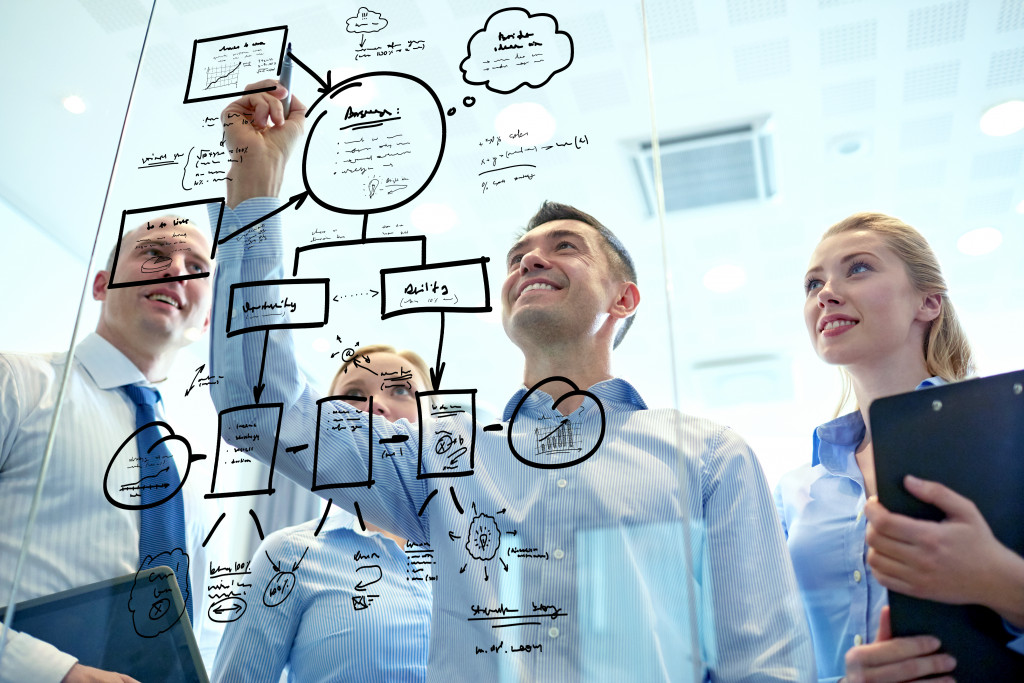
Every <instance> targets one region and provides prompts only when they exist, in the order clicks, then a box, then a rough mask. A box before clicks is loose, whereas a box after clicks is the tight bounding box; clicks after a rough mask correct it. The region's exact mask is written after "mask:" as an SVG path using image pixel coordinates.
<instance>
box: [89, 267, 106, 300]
mask: <svg viewBox="0 0 1024 683" xmlns="http://www.w3.org/2000/svg"><path fill="white" fill-rule="evenodd" d="M108 284H110V271H109V270H101V271H99V272H98V273H96V277H95V278H94V279H93V281H92V298H93V299H95V300H96V301H106V299H107V285H108Z"/></svg>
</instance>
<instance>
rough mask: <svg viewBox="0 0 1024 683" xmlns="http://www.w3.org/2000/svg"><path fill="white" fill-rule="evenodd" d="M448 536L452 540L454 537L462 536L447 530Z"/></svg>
mask: <svg viewBox="0 0 1024 683" xmlns="http://www.w3.org/2000/svg"><path fill="white" fill-rule="evenodd" d="M448 538H450V539H452V540H453V541H454V540H455V539H456V538H462V536H456V535H455V532H454V531H449V532H448Z"/></svg>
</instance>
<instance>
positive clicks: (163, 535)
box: [121, 384, 192, 621]
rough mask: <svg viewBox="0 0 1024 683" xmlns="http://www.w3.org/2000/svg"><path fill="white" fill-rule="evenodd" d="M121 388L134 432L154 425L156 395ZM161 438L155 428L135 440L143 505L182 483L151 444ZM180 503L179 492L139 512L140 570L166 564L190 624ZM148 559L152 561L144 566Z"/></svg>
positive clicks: (167, 455)
mask: <svg viewBox="0 0 1024 683" xmlns="http://www.w3.org/2000/svg"><path fill="white" fill-rule="evenodd" d="M121 388H122V389H124V390H125V393H127V394H128V397H129V398H130V399H131V400H132V403H134V404H135V428H136V429H141V428H142V427H144V426H146V425H149V424H150V423H152V422H156V421H157V417H156V407H155V406H156V404H157V402H159V401H160V392H159V391H157V390H156V389H150V388H149V387H143V386H139V385H137V384H126V385H124V386H123V387H121ZM164 436H165V434H164V433H163V432H162V431H161V430H160V428H159V427H157V426H155V425H153V426H151V427H149V428H148V429H144V430H143V431H141V432H140V433H139V436H138V442H139V470H140V471H139V482H140V484H144V485H142V486H140V488H141V496H142V503H141V504H142V505H146V504H148V503H152V502H154V501H157V500H160V499H162V498H166V497H167V491H168V490H171V491H173V490H174V489H175V488H176V487H177V486H178V484H179V483H180V482H181V479H180V478H179V477H178V468H177V467H175V465H174V457H173V456H172V455H171V451H170V449H168V448H167V445H166V444H164V443H159V444H157V445H156V446H155V447H153V444H155V443H156V442H157V441H158V440H160V439H161V438H162V437H164ZM183 500H184V498H183V494H182V493H181V492H180V491H179V492H178V493H177V494H175V496H174V497H173V498H171V499H170V500H167V501H164V502H163V503H161V504H160V505H157V506H155V507H151V508H145V509H143V510H139V568H140V569H143V568H146V567H155V566H159V565H161V564H166V565H169V566H170V567H171V568H172V569H174V572H175V576H176V578H177V579H178V588H180V589H181V595H182V597H183V598H184V599H185V609H186V610H188V618H189V621H192V591H191V590H190V584H189V578H188V560H187V553H188V550H187V549H186V546H185V505H184V503H183ZM175 550H179V551H180V553H174V552H173V551H175ZM161 553H168V554H167V555H161ZM183 556H184V558H183ZM147 557H149V558H152V559H151V560H150V561H148V562H147V560H146V558H147ZM153 560H155V561H153ZM182 560H183V561H182Z"/></svg>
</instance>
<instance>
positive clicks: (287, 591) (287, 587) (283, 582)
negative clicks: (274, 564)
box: [263, 572, 295, 607]
mask: <svg viewBox="0 0 1024 683" xmlns="http://www.w3.org/2000/svg"><path fill="white" fill-rule="evenodd" d="M293 588H295V573H294V572H278V573H276V574H274V576H273V578H271V579H270V581H268V582H267V587H266V589H265V590H264V591H263V604H264V605H266V606H267V607H276V606H277V605H280V604H281V603H282V602H284V601H285V599H286V598H287V597H288V596H289V595H291V594H292V589H293Z"/></svg>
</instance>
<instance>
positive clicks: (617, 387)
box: [501, 377, 647, 422]
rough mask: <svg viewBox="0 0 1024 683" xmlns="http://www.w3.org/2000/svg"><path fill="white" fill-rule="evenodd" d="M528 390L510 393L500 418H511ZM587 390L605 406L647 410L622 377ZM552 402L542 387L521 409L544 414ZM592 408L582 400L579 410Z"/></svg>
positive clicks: (634, 389)
mask: <svg viewBox="0 0 1024 683" xmlns="http://www.w3.org/2000/svg"><path fill="white" fill-rule="evenodd" d="M528 391H529V389H528V388H526V387H525V386H524V387H522V388H520V389H519V391H517V392H516V393H514V394H512V398H510V399H509V400H508V403H506V404H505V411H504V412H503V413H502V417H501V419H502V420H503V421H505V422H508V421H510V420H511V419H512V413H513V412H515V409H516V406H517V405H519V402H520V401H522V399H523V396H525V395H526V393H527V392H528ZM587 391H588V392H590V393H591V394H593V395H594V396H596V397H597V398H598V400H599V401H601V404H602V405H604V406H605V407H618V408H620V409H627V410H647V404H646V403H645V402H644V400H643V398H641V396H640V393H639V392H638V391H637V390H636V388H635V387H634V386H633V385H632V384H630V383H629V382H627V381H626V380H624V379H621V378H619V377H613V378H611V379H606V380H604V381H602V382H598V383H597V384H595V385H594V386H592V387H590V388H589V389H587ZM552 403H554V398H553V397H552V396H550V395H549V394H547V393H545V392H544V390H543V389H538V390H537V391H535V392H533V393H532V394H530V397H529V398H527V399H526V401H525V402H523V405H522V407H521V408H520V410H521V411H526V412H527V413H532V414H546V413H548V412H550V411H551V404H552ZM593 408H594V404H593V401H589V400H584V401H583V405H582V406H580V411H581V412H587V410H591V409H593Z"/></svg>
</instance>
